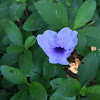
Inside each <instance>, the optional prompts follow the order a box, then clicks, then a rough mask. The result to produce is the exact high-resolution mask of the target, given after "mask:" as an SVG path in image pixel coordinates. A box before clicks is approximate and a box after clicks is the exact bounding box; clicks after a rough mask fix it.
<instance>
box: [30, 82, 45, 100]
mask: <svg viewBox="0 0 100 100" xmlns="http://www.w3.org/2000/svg"><path fill="white" fill-rule="evenodd" d="M29 93H30V95H31V96H32V98H33V99H34V100H47V93H46V90H45V88H44V87H43V86H42V85H41V84H40V83H38V82H32V83H31V84H30V86H29Z"/></svg>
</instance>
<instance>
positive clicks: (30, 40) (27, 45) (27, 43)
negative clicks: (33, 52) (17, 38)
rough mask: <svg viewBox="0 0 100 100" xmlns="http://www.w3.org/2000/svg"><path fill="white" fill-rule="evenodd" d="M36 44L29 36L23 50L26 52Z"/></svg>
mask: <svg viewBox="0 0 100 100" xmlns="http://www.w3.org/2000/svg"><path fill="white" fill-rule="evenodd" d="M35 42H36V37H35V36H29V37H28V38H27V39H26V41H25V44H24V45H25V49H26V50H27V49H28V48H29V47H31V46H32V45H33V44H35Z"/></svg>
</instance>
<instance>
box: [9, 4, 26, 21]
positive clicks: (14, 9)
mask: <svg viewBox="0 0 100 100" xmlns="http://www.w3.org/2000/svg"><path fill="white" fill-rule="evenodd" d="M25 8H26V4H20V3H13V4H12V5H11V6H10V7H9V16H10V17H11V19H12V20H17V19H19V18H20V17H21V16H22V15H23V13H24V10H25Z"/></svg>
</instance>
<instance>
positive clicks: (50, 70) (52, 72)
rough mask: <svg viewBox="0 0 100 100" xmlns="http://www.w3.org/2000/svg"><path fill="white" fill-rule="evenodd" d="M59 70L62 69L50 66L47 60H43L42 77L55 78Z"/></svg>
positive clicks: (58, 66) (59, 66)
mask: <svg viewBox="0 0 100 100" xmlns="http://www.w3.org/2000/svg"><path fill="white" fill-rule="evenodd" d="M61 69H62V66H61V65H58V64H56V65H55V64H54V65H53V64H50V63H49V59H48V58H45V60H44V64H43V76H46V77H48V78H52V77H54V76H56V75H57V74H58V73H59V72H60V70H61Z"/></svg>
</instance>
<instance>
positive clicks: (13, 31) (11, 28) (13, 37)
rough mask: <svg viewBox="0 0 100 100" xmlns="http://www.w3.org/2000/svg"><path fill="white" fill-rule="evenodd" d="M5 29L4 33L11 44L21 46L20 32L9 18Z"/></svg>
mask: <svg viewBox="0 0 100 100" xmlns="http://www.w3.org/2000/svg"><path fill="white" fill-rule="evenodd" d="M5 31H6V34H7V36H8V38H9V40H10V41H11V42H12V43H13V44H15V45H18V46H21V47H23V38H22V34H21V32H20V30H19V28H18V27H17V25H16V24H15V23H14V22H12V21H11V20H9V21H8V23H7V25H6V27H5Z"/></svg>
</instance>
